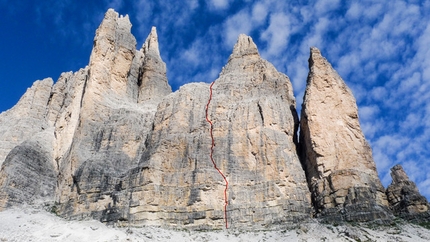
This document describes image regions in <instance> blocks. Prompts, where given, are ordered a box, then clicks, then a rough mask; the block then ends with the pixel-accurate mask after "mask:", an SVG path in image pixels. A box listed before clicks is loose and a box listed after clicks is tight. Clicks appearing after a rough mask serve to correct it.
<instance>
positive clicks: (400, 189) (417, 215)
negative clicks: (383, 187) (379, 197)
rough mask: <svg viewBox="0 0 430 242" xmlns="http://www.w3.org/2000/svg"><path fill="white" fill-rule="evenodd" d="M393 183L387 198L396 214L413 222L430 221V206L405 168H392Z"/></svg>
mask: <svg viewBox="0 0 430 242" xmlns="http://www.w3.org/2000/svg"><path fill="white" fill-rule="evenodd" d="M391 178H392V179H393V181H392V182H391V184H390V185H389V186H388V188H387V191H386V192H387V197H388V202H389V203H390V207H391V209H392V210H393V212H394V214H395V215H397V216H400V217H402V218H404V219H407V220H412V221H423V220H425V221H430V211H429V208H430V205H429V203H428V201H427V199H426V198H425V197H424V196H422V195H421V194H420V192H419V191H418V188H417V186H416V185H415V183H414V182H412V181H411V180H409V177H408V176H407V175H406V173H405V171H404V170H403V167H402V166H401V165H396V166H394V167H393V168H391Z"/></svg>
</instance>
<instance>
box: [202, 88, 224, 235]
mask: <svg viewBox="0 0 430 242" xmlns="http://www.w3.org/2000/svg"><path fill="white" fill-rule="evenodd" d="M214 83H215V82H212V83H211V85H210V87H209V89H210V96H209V100H208V104H206V121H208V123H209V124H210V125H211V131H210V133H211V139H212V145H211V154H210V157H211V161H212V164H213V165H214V168H215V169H216V170H217V171H218V173H219V174H221V176H222V178H224V181H225V189H224V201H225V203H224V218H225V228H226V229H228V221H227V205H228V201H227V189H228V181H227V177H225V176H224V174H223V173H222V172H221V170H220V169H218V167H217V166H216V164H215V161H214V158H213V154H214V146H215V140H214V135H213V129H214V126H213V124H212V121H211V120H210V119H209V114H208V108H209V104H210V103H211V100H212V86H213V85H214Z"/></svg>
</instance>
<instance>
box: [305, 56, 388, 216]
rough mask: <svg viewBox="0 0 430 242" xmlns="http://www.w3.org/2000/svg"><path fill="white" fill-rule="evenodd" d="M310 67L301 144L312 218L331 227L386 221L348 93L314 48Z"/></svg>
mask: <svg viewBox="0 0 430 242" xmlns="http://www.w3.org/2000/svg"><path fill="white" fill-rule="evenodd" d="M309 68H310V70H309V75H308V79H307V86H306V91H305V95H304V97H303V104H302V112H301V121H300V144H301V157H302V163H303V166H304V168H305V171H306V176H307V180H308V184H309V188H310V190H311V193H312V202H313V205H314V207H315V209H316V213H317V216H318V217H320V218H322V219H323V220H326V221H331V222H338V221H342V220H343V221H375V220H378V221H381V222H383V221H385V220H389V219H390V218H391V215H390V212H389V210H388V202H387V198H386V195H385V193H384V187H383V186H382V184H381V182H380V180H379V178H378V174H377V171H376V166H375V163H374V161H373V158H372V151H371V148H370V146H369V145H368V143H367V141H366V140H365V138H364V135H363V132H362V131H361V128H360V124H359V120H358V109H357V105H356V101H355V98H354V96H353V94H352V92H351V90H350V89H349V88H348V87H347V86H346V84H345V83H344V81H343V80H342V78H341V77H340V76H339V75H338V74H337V73H336V71H335V70H334V69H333V68H332V66H331V65H330V63H329V62H328V61H327V60H326V59H325V58H324V57H322V56H321V53H320V51H319V50H318V49H316V48H311V54H310V58H309Z"/></svg>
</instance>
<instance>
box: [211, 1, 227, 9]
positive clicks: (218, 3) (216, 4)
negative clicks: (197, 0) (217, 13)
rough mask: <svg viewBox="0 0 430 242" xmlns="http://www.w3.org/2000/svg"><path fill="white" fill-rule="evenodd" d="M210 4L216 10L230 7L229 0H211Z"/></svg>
mask: <svg viewBox="0 0 430 242" xmlns="http://www.w3.org/2000/svg"><path fill="white" fill-rule="evenodd" d="M209 5H210V6H211V7H212V8H214V9H216V10H223V9H226V8H228V7H229V5H230V1H229V0H209Z"/></svg>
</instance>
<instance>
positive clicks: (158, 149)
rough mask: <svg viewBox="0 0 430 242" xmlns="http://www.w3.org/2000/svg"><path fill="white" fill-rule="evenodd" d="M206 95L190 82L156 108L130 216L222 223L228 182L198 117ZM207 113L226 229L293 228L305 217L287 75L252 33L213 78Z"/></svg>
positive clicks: (194, 224)
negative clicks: (268, 57) (265, 55)
mask: <svg viewBox="0 0 430 242" xmlns="http://www.w3.org/2000/svg"><path fill="white" fill-rule="evenodd" d="M209 95H210V90H209V85H208V84H202V83H195V84H187V85H185V86H183V87H181V89H180V90H179V91H178V92H175V93H173V94H171V95H169V96H167V97H166V98H165V99H164V100H163V101H162V102H161V103H160V105H159V106H158V110H157V113H156V115H155V121H154V126H153V131H152V134H151V138H150V139H149V140H148V146H147V147H146V150H145V152H144V153H143V156H142V158H141V160H140V163H139V169H138V170H136V172H138V173H137V174H133V175H132V176H131V182H129V183H128V184H130V183H131V184H132V194H131V204H132V205H131V207H130V219H131V221H133V223H135V224H144V225H164V226H180V227H183V226H186V227H191V228H200V229H209V228H223V227H224V226H225V221H224V211H223V209H224V194H223V193H224V189H225V184H224V180H223V178H222V176H221V175H220V174H219V173H218V172H217V171H216V170H215V169H214V167H213V165H212V162H211V160H210V147H211V142H212V140H211V138H210V133H209V130H210V126H209V124H208V122H207V121H206V120H205V108H206V105H207V102H208V100H209ZM208 114H209V117H210V119H211V120H212V122H213V124H214V131H213V134H214V139H215V148H214V160H215V162H216V163H217V166H218V167H219V168H220V169H221V171H222V172H223V173H224V174H225V175H226V177H227V180H228V182H229V187H228V190H227V194H228V206H227V214H228V215H227V218H228V222H229V226H230V228H241V229H262V228H268V227H276V226H295V225H296V223H297V222H300V221H303V220H305V219H307V218H309V217H310V214H311V211H312V208H311V203H310V193H309V190H308V188H307V183H306V179H305V176H304V172H303V169H302V167H301V164H300V161H299V159H298V156H297V154H296V143H295V134H296V131H297V127H298V119H297V114H296V113H295V99H294V97H293V92H292V87H291V83H290V81H289V79H288V77H287V76H285V75H284V74H281V73H279V72H278V71H276V69H275V68H274V67H273V65H271V64H270V63H268V62H267V61H265V60H263V59H262V58H261V57H260V56H259V55H258V51H257V48H256V46H255V44H254V43H253V41H252V39H251V38H250V37H248V36H245V35H241V36H239V40H238V42H237V44H236V45H235V47H234V50H233V54H232V55H231V56H230V59H229V61H228V64H227V65H226V66H225V67H224V68H223V71H222V72H221V74H220V77H219V78H218V79H217V80H216V81H215V84H214V85H213V97H212V101H211V103H210V105H209V108H208ZM123 184H124V183H123ZM126 184H127V183H126Z"/></svg>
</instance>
